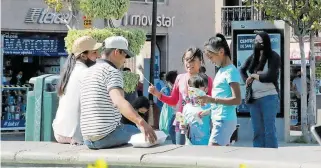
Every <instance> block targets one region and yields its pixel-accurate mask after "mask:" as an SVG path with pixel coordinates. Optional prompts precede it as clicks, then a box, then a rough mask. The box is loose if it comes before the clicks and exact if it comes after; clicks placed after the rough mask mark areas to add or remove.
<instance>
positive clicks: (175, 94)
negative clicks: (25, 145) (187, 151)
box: [148, 48, 213, 145]
mask: <svg viewBox="0 0 321 168" xmlns="http://www.w3.org/2000/svg"><path fill="white" fill-rule="evenodd" d="M182 62H183V63H184V67H185V70H186V73H183V74H179V75H178V76H177V78H176V81H175V83H174V86H173V88H172V92H171V95H170V96H166V95H164V94H162V93H161V92H159V91H158V90H157V89H156V88H155V87H154V86H149V88H148V92H149V93H151V94H152V95H153V96H155V97H157V98H158V99H159V100H160V101H162V102H163V103H166V104H168V105H170V106H176V105H178V106H177V113H182V112H183V107H184V106H185V104H186V103H188V102H189V101H190V99H189V96H188V80H189V79H190V78H191V77H192V76H195V75H197V74H198V73H199V70H200V67H201V65H202V64H204V59H203V52H202V50H201V49H199V48H189V49H187V50H186V52H185V53H184V55H183V57H182ZM212 81H213V80H212V78H210V77H208V83H209V85H208V93H207V94H208V95H212ZM175 125H176V127H175V131H176V144H177V145H185V132H184V130H185V128H183V127H181V126H182V125H181V124H180V123H179V122H178V121H177V122H175Z"/></svg>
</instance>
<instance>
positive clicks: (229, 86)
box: [198, 34, 241, 146]
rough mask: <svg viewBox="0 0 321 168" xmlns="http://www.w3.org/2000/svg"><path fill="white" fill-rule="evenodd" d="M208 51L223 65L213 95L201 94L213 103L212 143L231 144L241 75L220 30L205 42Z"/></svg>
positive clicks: (208, 53)
mask: <svg viewBox="0 0 321 168" xmlns="http://www.w3.org/2000/svg"><path fill="white" fill-rule="evenodd" d="M205 55H206V56H207V58H208V59H209V60H210V61H211V62H212V63H214V64H215V66H217V67H218V68H219V70H218V72H217V73H216V76H215V79H214V82H213V90H212V97H210V96H201V97H199V98H198V99H199V101H200V103H212V104H213V108H212V114H211V115H212V124H213V128H212V133H211V137H210V140H209V145H210V146H228V145H229V144H230V138H231V136H232V134H233V132H234V131H235V129H236V125H237V117H236V106H237V105H239V104H241V91H240V84H239V83H240V80H241V76H240V73H239V71H238V70H237V68H236V67H235V66H234V65H233V63H232V61H231V52H230V49H229V46H228V44H227V42H226V39H225V37H224V36H223V35H222V34H216V36H215V37H212V38H210V39H209V41H208V42H207V43H206V44H205Z"/></svg>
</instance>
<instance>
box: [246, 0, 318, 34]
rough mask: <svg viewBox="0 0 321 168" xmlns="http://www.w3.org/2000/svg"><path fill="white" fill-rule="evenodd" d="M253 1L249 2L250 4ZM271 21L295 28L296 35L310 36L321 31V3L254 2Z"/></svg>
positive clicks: (297, 0)
mask: <svg viewBox="0 0 321 168" xmlns="http://www.w3.org/2000/svg"><path fill="white" fill-rule="evenodd" d="M250 1H251V0H247V4H249V2H250ZM252 1H254V6H255V7H256V8H257V9H259V10H261V11H264V12H265V14H266V15H267V17H268V19H270V20H283V21H285V22H286V23H288V24H289V25H290V26H291V27H292V28H294V33H295V34H296V35H298V36H299V35H303V36H304V35H308V34H309V32H310V31H311V30H320V29H321V17H320V16H321V1H320V0H314V1H311V0H309V1H307V0H252Z"/></svg>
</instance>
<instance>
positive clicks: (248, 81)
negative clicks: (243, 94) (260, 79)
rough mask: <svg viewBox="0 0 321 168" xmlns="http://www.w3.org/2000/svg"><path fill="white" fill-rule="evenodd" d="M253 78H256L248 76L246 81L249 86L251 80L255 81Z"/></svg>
mask: <svg viewBox="0 0 321 168" xmlns="http://www.w3.org/2000/svg"><path fill="white" fill-rule="evenodd" d="M253 80H254V79H253V78H252V77H248V78H247V79H246V82H245V84H246V86H248V85H249V84H250V83H251V82H253Z"/></svg>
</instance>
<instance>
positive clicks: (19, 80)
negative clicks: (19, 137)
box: [1, 0, 71, 130]
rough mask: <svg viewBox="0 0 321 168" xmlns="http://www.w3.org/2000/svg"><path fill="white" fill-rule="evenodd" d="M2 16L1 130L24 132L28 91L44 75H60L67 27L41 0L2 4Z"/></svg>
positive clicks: (67, 15)
mask: <svg viewBox="0 0 321 168" xmlns="http://www.w3.org/2000/svg"><path fill="white" fill-rule="evenodd" d="M13 11H14V12H13ZM63 14H64V16H63V17H66V18H68V17H70V16H71V15H69V12H63ZM1 15H2V20H1V38H2V47H3V50H2V51H3V55H2V56H3V57H2V62H1V64H2V65H1V67H3V69H2V74H3V76H2V83H1V85H2V86H3V88H2V100H3V104H2V114H1V120H2V121H1V130H24V127H25V112H26V104H27V92H28V91H29V90H30V89H31V88H32V86H31V85H30V84H28V81H29V79H30V78H32V77H35V76H38V75H41V74H43V73H51V74H59V73H60V67H61V61H62V60H64V58H66V56H67V53H66V51H65V47H64V45H65V44H64V37H65V36H66V34H67V27H66V26H65V25H63V24H61V23H60V22H59V20H58V19H57V18H56V17H55V16H54V14H53V13H50V12H46V6H45V4H43V1H41V0H37V1H28V3H26V2H25V1H21V0H17V1H10V0H5V1H2V5H1Z"/></svg>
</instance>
